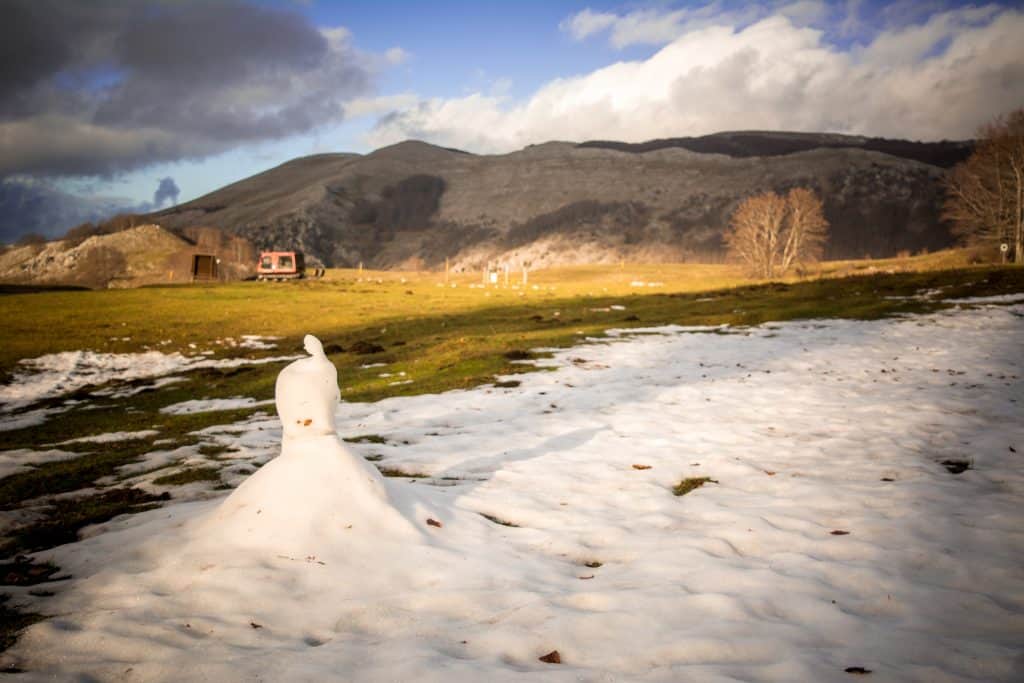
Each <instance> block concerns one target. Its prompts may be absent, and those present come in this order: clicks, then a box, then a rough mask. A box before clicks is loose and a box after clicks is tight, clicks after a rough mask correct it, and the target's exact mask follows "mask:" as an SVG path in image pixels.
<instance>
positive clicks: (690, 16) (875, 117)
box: [369, 2, 1024, 152]
mask: <svg viewBox="0 0 1024 683" xmlns="http://www.w3.org/2000/svg"><path fill="white" fill-rule="evenodd" d="M714 9H715V7H713V6H711V7H710V8H703V9H701V8H698V9H697V10H680V11H679V12H668V13H665V12H662V13H660V14H659V13H652V12H646V13H645V12H638V13H634V14H632V15H625V16H618V15H605V14H598V13H594V12H591V11H589V10H585V11H584V12H581V13H579V14H577V15H575V16H574V17H571V18H570V19H568V20H566V21H565V22H563V24H562V28H563V30H565V31H567V32H568V33H570V34H571V35H573V36H574V37H576V38H579V39H584V38H588V37H592V36H597V35H604V34H607V35H608V36H609V39H610V40H611V42H612V43H613V44H616V43H618V44H621V45H627V44H632V43H635V42H653V43H665V44H664V46H663V47H661V48H660V49H659V50H658V51H657V52H656V53H655V54H653V55H652V56H651V57H649V58H648V59H644V60H638V61H620V62H618V63H615V64H612V65H610V66H607V67H604V68H601V69H598V70H596V71H594V72H591V73H588V74H584V75H580V76H575V77H570V78H560V79H556V80H554V81H551V82H549V83H547V84H546V85H544V86H543V87H542V88H540V89H539V90H537V91H536V92H535V93H534V94H533V95H532V96H531V97H529V98H528V99H527V100H525V101H518V102H516V101H511V100H509V99H507V98H504V97H498V96H492V95H487V94H484V93H474V94H470V95H468V96H465V97H460V98H452V99H425V100H420V101H418V102H416V103H414V104H410V105H407V106H404V107H401V108H396V109H395V110H393V111H391V112H389V113H388V114H386V115H384V116H382V117H381V119H380V120H379V121H378V123H377V125H376V127H375V128H374V129H373V131H371V133H370V135H369V142H370V143H371V144H373V145H377V146H380V145H385V144H390V143H394V142H397V141H400V140H403V139H406V138H419V139H424V140H428V141H431V142H434V143H437V144H441V145H445V146H453V147H459V148H462V149H468V150H472V151H477V152H506V151H511V150H514V149H518V148H520V147H522V146H524V145H527V144H531V143H537V142H543V141H546V140H552V139H561V140H577V141H578V140H587V139H595V138H597V139H615V140H624V141H633V142H637V141H642V140H649V139H652V138H659V137H675V136H684V135H701V134H707V133H712V132H716V131H722V130H737V129H776V130H803V131H831V132H840V133H849V134H863V135H872V136H885V137H899V138H912V139H921V140H935V139H943V138H967V137H971V136H972V135H973V134H974V132H975V130H976V129H977V127H978V126H979V125H980V124H982V123H983V122H985V121H987V120H989V119H991V118H992V116H994V115H995V114H998V113H1002V112H1004V111H1007V110H1009V109H1013V108H1015V107H1018V106H1021V104H1024V53H1022V51H1021V49H1020V36H1022V35H1024V13H1022V12H1021V11H1019V10H1016V9H1012V8H1000V7H996V6H986V7H980V8H976V7H968V8H963V9H955V10H949V11H943V12H937V13H933V14H932V15H930V16H929V17H927V18H925V19H923V20H921V19H919V18H917V23H899V24H897V27H896V28H891V29H888V30H882V31H880V32H877V33H876V34H875V35H874V37H873V38H872V39H871V40H870V42H867V43H865V44H856V43H855V44H853V45H852V46H850V45H847V46H846V47H841V46H840V45H839V44H837V43H836V42H834V41H833V40H830V39H829V38H828V35H831V33H830V34H826V31H825V30H824V29H823V28H820V27H815V26H812V25H810V23H813V22H814V21H818V20H820V18H821V16H822V15H821V12H820V11H819V10H820V9H821V5H820V4H818V3H814V2H796V3H791V4H789V5H783V6H779V7H776V8H775V9H774V10H773V11H772V13H771V14H770V15H769V16H762V17H759V18H754V20H753V23H749V24H748V23H746V22H747V21H750V20H751V19H752V17H751V16H747V15H746V14H744V10H738V11H727V12H725V13H724V14H722V13H719V14H715V13H714ZM680 12H681V13H680ZM757 12H759V13H760V12H761V11H760V10H757ZM856 19H857V17H856V15H855V14H853V13H848V14H847V15H846V16H845V17H844V19H843V21H844V22H847V23H850V22H854V23H855V21H856ZM840 28H842V27H833V29H831V32H832V33H835V32H837V31H839V30H840ZM842 30H843V31H846V30H850V31H852V30H855V26H853V23H850V25H849V26H847V27H846V28H842Z"/></svg>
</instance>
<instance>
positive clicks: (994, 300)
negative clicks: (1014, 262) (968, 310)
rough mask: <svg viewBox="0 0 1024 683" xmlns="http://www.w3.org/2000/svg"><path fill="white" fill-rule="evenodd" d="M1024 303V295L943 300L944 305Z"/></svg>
mask: <svg viewBox="0 0 1024 683" xmlns="http://www.w3.org/2000/svg"><path fill="white" fill-rule="evenodd" d="M1021 302H1024V293H1019V294H997V295H995V296H968V297H964V298H962V299H943V300H942V303H944V304H1016V303H1021Z"/></svg>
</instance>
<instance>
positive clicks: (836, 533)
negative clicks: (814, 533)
mask: <svg viewBox="0 0 1024 683" xmlns="http://www.w3.org/2000/svg"><path fill="white" fill-rule="evenodd" d="M829 533H831V534H832V535H833V536H849V535H850V532H849V531H843V530H842V529H833V530H832V531H830V532H829Z"/></svg>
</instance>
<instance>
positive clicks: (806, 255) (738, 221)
mask: <svg viewBox="0 0 1024 683" xmlns="http://www.w3.org/2000/svg"><path fill="white" fill-rule="evenodd" d="M827 237H828V221H826V220H825V215H824V213H823V211H822V205H821V200H820V199H818V197H817V195H815V194H814V192H812V191H811V190H808V189H806V188H803V187H798V188H794V189H792V190H790V191H789V193H788V194H786V196H785V197H781V196H779V195H777V194H775V193H774V192H766V193H764V194H759V195H755V196H753V197H749V198H748V199H746V200H745V201H744V202H743V203H742V204H740V205H739V207H738V208H737V209H736V212H735V213H734V214H733V215H732V220H731V221H730V224H729V228H728V230H726V233H725V243H726V245H727V246H728V250H729V256H730V257H731V258H733V259H735V260H738V261H740V262H742V263H745V264H746V265H747V266H748V267H749V268H750V270H751V271H752V272H753V274H754V275H756V276H758V277H764V278H771V277H776V276H780V275H784V274H785V273H786V271H788V270H789V269H790V268H791V267H793V266H794V265H797V264H803V263H808V262H813V261H816V260H817V259H818V258H820V257H821V253H822V249H823V248H824V245H825V240H826V239H827Z"/></svg>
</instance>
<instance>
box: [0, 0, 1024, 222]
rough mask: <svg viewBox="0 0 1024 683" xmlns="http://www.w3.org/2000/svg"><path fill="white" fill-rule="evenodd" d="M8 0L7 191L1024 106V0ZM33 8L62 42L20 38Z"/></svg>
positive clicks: (967, 118)
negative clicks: (11, 66)
mask: <svg viewBox="0 0 1024 683" xmlns="http://www.w3.org/2000/svg"><path fill="white" fill-rule="evenodd" d="M12 1H13V2H14V5H13V9H14V10H16V11H17V10H18V9H19V5H20V6H21V8H20V9H21V10H22V14H23V16H22V17H21V19H20V24H19V21H14V22H13V24H12V26H13V28H8V29H7V30H8V31H10V32H11V35H10V36H8V37H7V42H8V43H10V42H11V41H12V40H13V41H14V43H15V44H14V46H13V47H11V48H10V49H11V50H12V53H13V50H14V49H16V48H17V49H19V50H20V54H33V55H38V57H39V59H38V60H36V61H37V62H38V63H37V64H28V65H27V66H25V68H24V69H23V73H14V74H13V76H10V77H9V80H10V82H9V83H4V82H0V104H2V105H4V106H3V107H0V140H2V141H3V142H0V153H2V154H0V157H6V159H7V161H6V162H5V163H2V164H0V190H2V188H3V183H4V182H6V183H8V184H10V183H18V182H22V183H30V184H31V183H34V184H35V185H34V186H37V187H44V186H45V187H50V188H53V189H55V190H59V191H60V192H62V193H63V194H61V197H63V198H64V200H67V201H71V200H73V198H74V197H76V196H77V197H81V198H82V199H83V200H88V201H90V202H92V203H93V204H97V202H98V203H99V204H101V205H102V206H108V205H109V201H108V200H110V199H111V198H120V199H118V201H121V202H122V203H123V204H124V205H131V204H135V205H144V204H145V203H146V202H149V203H150V204H153V198H154V191H155V189H156V188H157V186H158V184H159V183H160V182H161V180H165V179H167V178H170V179H172V180H173V182H174V185H175V186H176V187H177V188H179V190H180V191H179V193H178V195H177V201H178V202H182V201H187V200H190V199H193V198H195V197H197V196H200V195H202V194H205V193H207V192H209V191H212V190H215V189H217V188H219V187H221V186H223V185H225V184H228V183H230V182H233V181H236V180H239V179H242V178H245V177H247V176H249V175H252V174H253V173H257V172H260V171H262V170H265V169H267V168H270V167H272V166H274V165H277V164H279V163H283V162H284V161H287V160H289V159H292V158H295V157H298V156H303V155H307V154H313V153H320V152H360V153H365V152H369V151H371V150H372V149H374V148H377V147H379V146H382V145H386V144H390V143H394V142H398V141H400V140H401V139H406V138H409V137H415V138H420V139H426V140H427V141H430V142H434V143H436V144H442V145H446V146H454V147H459V148H462V149H467V150H469V151H473V152H477V153H493V152H507V151H511V150H514V149H518V148H521V147H522V146H524V145H525V144H531V143H537V142H543V141H546V140H551V139H568V140H585V139H593V138H606V139H622V140H631V141H639V140H644V139H651V138H654V137H669V136H683V135H701V134H706V133H710V132H715V131H717V130H729V129H743V128H746V129H753V128H760V129H787V130H828V131H833V132H841V133H851V134H866V135H881V136H886V137H904V138H911V139H940V138H963V137H968V136H970V135H971V134H972V133H973V131H974V130H976V128H977V127H978V126H979V125H980V124H982V123H984V122H985V121H986V120H988V119H990V118H991V117H992V116H994V115H995V114H998V113H1001V112H1004V111H1006V110H1008V109H1011V108H1014V107H1017V106H1021V105H1022V104H1024V49H1022V48H1020V47H1019V43H1020V36H1021V35H1024V14H1022V11H1021V7H1020V4H1019V3H1002V4H999V3H985V4H969V3H958V2H941V1H940V2H897V3H877V2H858V1H856V0H848V1H846V2H839V3H836V2H824V1H822V0H765V1H764V2H760V3H737V2H728V1H721V2H712V3H706V2H698V3H675V2H646V3H645V2H539V1H535V2H534V1H525V2H475V3H471V2H452V1H443V0H442V1H436V2H430V3H423V2H395V1H392V2H375V3H366V2H331V1H329V0H306V1H297V0H248V1H246V0H225V2H221V3H211V2H191V1H190V0H183V1H180V2H172V1H171V0H138V1H136V2H125V3H118V2H116V1H115V0H97V2H96V3H84V4H80V5H69V4H67V3H63V2H60V1H59V0H35V1H34V2H33V0H12ZM47 3H53V6H52V7H51V8H47V7H43V8H42V9H39V8H40V7H42V6H45V5H46V4H47ZM33 21H35V22H37V23H39V26H44V27H45V29H46V35H47V36H48V37H47V38H46V40H49V42H41V43H39V44H28V45H24V44H22V45H20V46H19V45H18V44H17V41H18V40H21V41H22V43H24V39H23V38H22V36H25V35H28V36H33V35H35V33H33V31H32V30H31V29H32V22H33ZM41 22H45V23H41ZM62 22H63V24H66V25H67V31H66V34H63V35H65V37H64V38H63V39H64V40H65V41H70V42H71V43H72V46H71V49H70V50H68V49H65V48H64V47H63V46H60V45H57V44H56V42H57V40H58V39H59V38H61V37H62V33H61V26H62V25H63V24H62ZM26 27H27V28H26ZM3 31H4V29H2V28H0V33H2V32H3ZM49 34H53V35H52V36H51V35H49ZM4 38H5V36H3V35H0V44H3V42H4V40H3V39H4ZM97 45H101V46H107V47H106V48H105V49H106V51H104V50H103V49H98V48H97V47H96V46H97ZM0 51H2V48H0ZM0 56H3V55H0ZM5 127H6V128H5ZM5 135H6V137H5ZM165 186H166V182H165ZM23 195H24V193H22V195H19V196H23ZM101 200H102V201H101ZM4 206H5V205H4V198H3V195H2V192H0V228H2V227H3V225H2V224H3V221H4V215H3V212H4ZM142 208H145V207H144V206H142ZM72 215H77V214H74V212H70V213H68V218H67V220H71V216H72ZM8 232H9V231H8Z"/></svg>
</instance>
